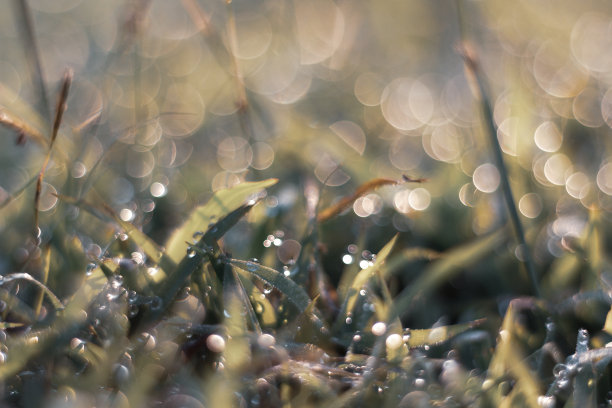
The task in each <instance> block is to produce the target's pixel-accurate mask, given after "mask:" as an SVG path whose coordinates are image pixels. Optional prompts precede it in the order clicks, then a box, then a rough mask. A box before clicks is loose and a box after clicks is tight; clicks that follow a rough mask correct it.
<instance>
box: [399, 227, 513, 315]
mask: <svg viewBox="0 0 612 408" xmlns="http://www.w3.org/2000/svg"><path fill="white" fill-rule="evenodd" d="M505 235H506V230H505V229H501V230H498V231H496V232H494V233H492V234H490V235H487V236H485V237H482V238H480V239H478V240H476V241H474V242H470V243H468V244H466V245H461V246H459V247H457V248H454V249H452V250H451V251H449V252H448V253H446V254H444V255H443V257H442V259H440V260H438V261H435V262H434V263H433V264H432V265H431V266H429V267H428V268H426V269H425V270H424V271H422V273H421V275H420V276H419V277H418V278H417V279H416V280H415V282H413V283H412V284H411V285H410V286H409V287H407V288H406V289H404V291H403V292H401V293H400V294H399V296H397V297H396V298H395V302H394V305H393V311H394V312H393V313H392V314H391V317H393V315H395V314H397V315H399V316H402V315H403V314H404V313H406V312H407V311H409V310H410V308H411V303H412V299H413V298H414V297H415V296H416V295H417V294H423V293H426V292H428V291H430V290H431V289H433V288H434V287H435V286H436V285H439V284H440V283H441V282H443V281H445V280H447V279H449V278H450V277H451V276H453V274H455V273H456V272H458V271H459V270H461V269H463V268H467V267H468V266H469V265H471V264H473V263H474V262H477V261H478V260H480V259H482V258H483V257H484V256H485V255H488V254H489V253H490V252H491V251H492V250H493V249H494V248H496V247H497V246H498V245H499V244H500V243H501V242H502V241H503V239H504V238H505Z"/></svg>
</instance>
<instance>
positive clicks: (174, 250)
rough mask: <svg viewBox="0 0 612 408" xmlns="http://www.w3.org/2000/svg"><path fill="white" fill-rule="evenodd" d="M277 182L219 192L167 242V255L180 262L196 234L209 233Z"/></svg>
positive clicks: (249, 183) (196, 210)
mask: <svg viewBox="0 0 612 408" xmlns="http://www.w3.org/2000/svg"><path fill="white" fill-rule="evenodd" d="M277 182H278V180H277V179H268V180H264V181H259V182H247V183H242V184H238V185H237V186H235V187H232V188H230V189H225V190H220V191H217V192H216V193H215V194H214V195H213V196H212V198H211V199H210V200H208V202H207V203H206V204H204V205H201V206H199V207H197V208H196V209H195V210H194V211H192V213H191V214H190V216H189V217H188V219H187V220H186V221H185V222H184V223H183V225H182V226H181V227H179V229H178V230H176V231H175V232H174V234H172V236H171V237H170V239H169V240H168V241H167V242H166V254H167V255H168V256H169V257H170V259H172V260H173V261H174V262H176V263H178V262H180V261H181V259H183V257H184V256H185V253H186V252H187V247H188V244H187V242H192V241H193V240H194V238H193V236H194V233H197V232H205V231H207V230H208V229H209V227H210V226H211V224H214V223H215V222H217V221H218V220H219V219H221V218H223V217H225V216H226V215H228V214H229V213H231V212H232V211H234V210H236V209H238V208H239V207H240V206H242V205H243V204H244V203H245V201H246V200H247V199H248V198H249V197H250V196H252V195H254V194H256V193H258V192H259V191H261V190H263V189H264V188H266V187H270V186H273V185H274V184H276V183H277Z"/></svg>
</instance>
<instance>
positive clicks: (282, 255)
mask: <svg viewBox="0 0 612 408" xmlns="http://www.w3.org/2000/svg"><path fill="white" fill-rule="evenodd" d="M276 240H278V241H279V245H276ZM274 245H275V246H278V247H279V248H278V250H277V251H276V256H277V257H278V259H279V260H280V261H281V263H283V264H294V263H295V262H296V261H297V259H298V257H299V256H300V252H301V250H302V244H300V243H299V242H298V241H296V240H294V239H286V240H284V241H283V240H281V239H280V238H276V239H275V240H274Z"/></svg>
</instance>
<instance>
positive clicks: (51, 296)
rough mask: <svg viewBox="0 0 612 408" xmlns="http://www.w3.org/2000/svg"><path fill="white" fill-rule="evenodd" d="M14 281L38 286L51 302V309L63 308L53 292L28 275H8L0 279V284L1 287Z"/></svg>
mask: <svg viewBox="0 0 612 408" xmlns="http://www.w3.org/2000/svg"><path fill="white" fill-rule="evenodd" d="M14 280H26V281H28V282H32V283H33V284H34V285H36V286H38V287H39V288H40V289H42V290H43V292H44V293H45V294H46V295H47V297H48V298H49V300H50V301H51V304H52V305H53V307H55V308H56V309H57V310H62V309H63V308H64V304H63V303H62V302H61V300H59V299H58V298H57V296H55V294H54V293H53V292H51V289H49V288H48V287H47V286H45V285H44V284H42V283H41V282H39V281H37V280H36V279H34V277H33V276H32V275H30V274H29V273H23V272H18V273H11V274H9V275H5V276H3V277H2V279H0V284H2V285H3V284H5V283H7V282H11V281H14Z"/></svg>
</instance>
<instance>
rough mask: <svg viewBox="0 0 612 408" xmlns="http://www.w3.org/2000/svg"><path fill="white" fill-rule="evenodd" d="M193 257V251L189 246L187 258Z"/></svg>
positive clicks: (194, 253) (194, 254)
mask: <svg viewBox="0 0 612 408" xmlns="http://www.w3.org/2000/svg"><path fill="white" fill-rule="evenodd" d="M194 256H196V251H195V249H194V248H193V247H191V246H189V247H187V258H193V257H194Z"/></svg>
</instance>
